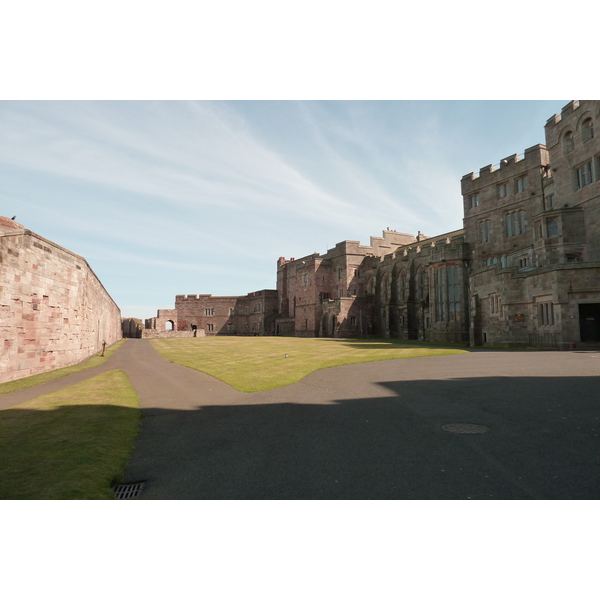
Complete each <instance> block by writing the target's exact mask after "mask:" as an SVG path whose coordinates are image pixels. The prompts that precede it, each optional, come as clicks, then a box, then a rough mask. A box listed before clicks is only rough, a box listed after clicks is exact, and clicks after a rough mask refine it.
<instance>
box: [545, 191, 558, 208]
mask: <svg viewBox="0 0 600 600" xmlns="http://www.w3.org/2000/svg"><path fill="white" fill-rule="evenodd" d="M555 205H556V200H555V199H554V194H550V195H549V196H546V210H550V209H551V208H554V206H555Z"/></svg>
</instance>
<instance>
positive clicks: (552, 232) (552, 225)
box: [546, 219, 558, 238]
mask: <svg viewBox="0 0 600 600" xmlns="http://www.w3.org/2000/svg"><path fill="white" fill-rule="evenodd" d="M546 229H547V231H548V237H549V238H551V237H556V236H557V235H558V221H557V220H556V219H548V222H547V223H546Z"/></svg>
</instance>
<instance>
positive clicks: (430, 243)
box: [379, 229, 465, 263]
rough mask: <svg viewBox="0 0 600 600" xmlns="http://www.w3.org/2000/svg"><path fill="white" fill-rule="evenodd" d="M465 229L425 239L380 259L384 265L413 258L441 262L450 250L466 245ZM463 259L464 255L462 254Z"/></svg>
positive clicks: (397, 249)
mask: <svg viewBox="0 0 600 600" xmlns="http://www.w3.org/2000/svg"><path fill="white" fill-rule="evenodd" d="M464 233H465V232H464V229H457V230H455V231H450V232H448V233H443V234H442V235H437V236H434V237H430V238H425V237H423V238H422V239H421V241H418V242H415V243H411V244H408V245H406V246H402V247H400V248H396V250H394V251H393V252H392V253H390V254H386V255H385V256H382V257H380V259H379V260H380V261H381V262H382V263H393V262H395V261H396V260H397V258H398V257H402V258H403V259H404V260H410V259H412V258H422V257H424V256H430V257H431V260H435V261H437V260H441V258H440V257H442V258H445V257H446V254H447V251H448V249H449V248H453V247H457V246H460V248H462V245H463V243H464ZM461 258H462V254H461Z"/></svg>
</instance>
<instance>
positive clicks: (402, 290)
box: [398, 270, 408, 303]
mask: <svg viewBox="0 0 600 600" xmlns="http://www.w3.org/2000/svg"><path fill="white" fill-rule="evenodd" d="M407 299H408V293H407V291H406V271H404V270H403V271H401V272H400V275H399V276H398V302H400V303H403V302H406V300H407Z"/></svg>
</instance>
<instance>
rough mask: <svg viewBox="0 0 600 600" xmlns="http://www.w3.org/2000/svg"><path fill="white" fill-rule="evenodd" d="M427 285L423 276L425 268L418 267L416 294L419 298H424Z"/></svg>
mask: <svg viewBox="0 0 600 600" xmlns="http://www.w3.org/2000/svg"><path fill="white" fill-rule="evenodd" d="M426 290H427V285H426V278H425V269H419V272H418V273H417V294H418V297H419V300H425V296H426V295H427V291H426Z"/></svg>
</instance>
